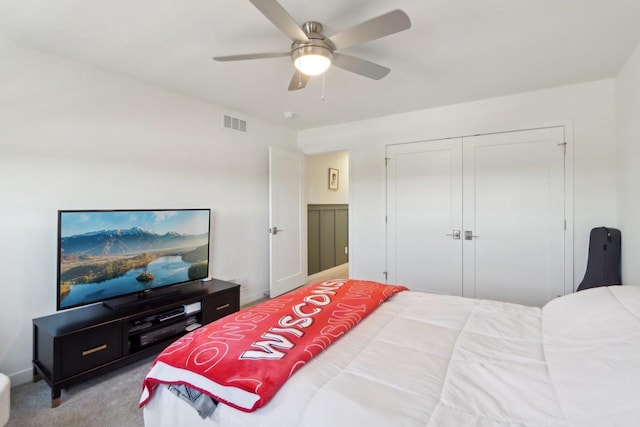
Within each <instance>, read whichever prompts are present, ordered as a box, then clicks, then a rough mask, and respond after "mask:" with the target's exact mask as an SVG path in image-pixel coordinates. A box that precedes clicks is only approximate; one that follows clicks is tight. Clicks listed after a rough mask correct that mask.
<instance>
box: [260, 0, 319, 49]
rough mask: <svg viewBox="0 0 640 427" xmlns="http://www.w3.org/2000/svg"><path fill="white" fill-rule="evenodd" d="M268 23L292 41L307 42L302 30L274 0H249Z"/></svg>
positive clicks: (307, 39)
mask: <svg viewBox="0 0 640 427" xmlns="http://www.w3.org/2000/svg"><path fill="white" fill-rule="evenodd" d="M249 1H250V2H251V3H252V4H253V5H254V6H255V7H256V8H257V9H258V10H259V11H260V12H262V14H263V15H264V16H266V17H267V19H268V20H269V21H271V22H272V23H273V25H275V26H276V27H278V29H280V31H282V32H283V33H285V34H286V35H287V37H289V38H290V39H291V40H294V41H300V42H303V41H304V42H306V41H309V38H308V37H307V35H306V34H305V33H304V31H302V28H300V26H299V25H298V24H297V23H296V21H294V20H293V18H292V17H291V15H289V13H287V11H286V10H285V9H284V8H283V7H282V6H280V3H278V2H277V1H276V0H249Z"/></svg>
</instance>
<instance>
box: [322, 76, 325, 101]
mask: <svg viewBox="0 0 640 427" xmlns="http://www.w3.org/2000/svg"><path fill="white" fill-rule="evenodd" d="M321 99H322V100H323V101H324V99H325V98H324V73H322V98H321Z"/></svg>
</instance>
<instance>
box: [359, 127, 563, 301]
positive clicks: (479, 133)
mask: <svg viewBox="0 0 640 427" xmlns="http://www.w3.org/2000/svg"><path fill="white" fill-rule="evenodd" d="M553 127H561V128H563V130H564V142H565V144H566V145H565V150H566V151H565V158H564V162H565V165H564V217H565V234H564V294H565V295H566V294H570V293H572V292H574V291H575V286H576V285H574V283H575V277H574V276H575V269H574V224H575V223H574V206H573V205H574V194H573V193H574V177H573V172H574V170H573V169H574V168H573V163H574V157H573V156H574V153H573V121H572V120H563V121H556V122H549V123H543V124H539V125H537V126H522V127H513V128H511V129H508V130H484V131H480V132H476V133H468V134H457V135H448V136H443V137H436V138H427V139H423V140H413V141H405V142H401V143H391V144H386V145H385V156H386V153H387V150H388V147H389V146H390V145H402V144H412V143H417V142H431V141H433V142H435V141H441V140H443V139H450V138H463V140H464V138H469V137H472V136H480V135H494V134H501V133H509V132H520V131H527V130H536V129H545V128H553ZM349 161H351V159H349ZM387 185H388V177H387V170H386V168H385V217H386V215H388V212H387V205H388V200H387V197H388V196H387V194H388V188H387ZM349 197H351V192H349ZM349 215H351V210H350V212H349ZM349 220H351V218H349ZM386 228H387V227H386V221H385V271H388V269H387V268H388V262H389V260H388V256H387V253H388V245H389V242H388V241H387V229H386ZM350 260H351V258H350Z"/></svg>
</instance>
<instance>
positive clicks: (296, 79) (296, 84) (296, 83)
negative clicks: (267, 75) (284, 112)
mask: <svg viewBox="0 0 640 427" xmlns="http://www.w3.org/2000/svg"><path fill="white" fill-rule="evenodd" d="M308 81H309V76H307V75H306V74H303V73H301V72H300V71H298V70H296V71H295V72H294V73H293V77H291V82H289V90H298V89H304V88H305V86H306V85H307V82H308Z"/></svg>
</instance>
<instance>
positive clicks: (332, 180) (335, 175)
mask: <svg viewBox="0 0 640 427" xmlns="http://www.w3.org/2000/svg"><path fill="white" fill-rule="evenodd" d="M339 179H340V171H339V170H338V169H334V168H329V190H337V189H338V180H339Z"/></svg>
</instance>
